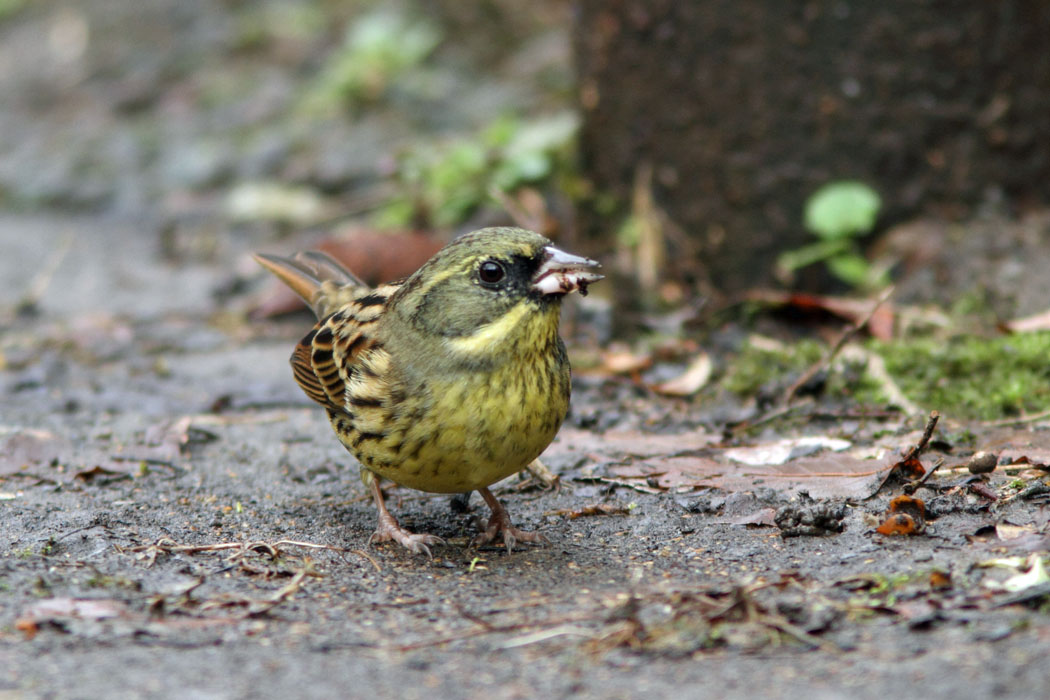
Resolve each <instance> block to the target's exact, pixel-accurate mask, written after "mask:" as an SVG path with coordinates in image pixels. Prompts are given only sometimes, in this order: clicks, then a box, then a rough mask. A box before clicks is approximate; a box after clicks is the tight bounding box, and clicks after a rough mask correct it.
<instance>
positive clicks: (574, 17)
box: [0, 0, 1050, 416]
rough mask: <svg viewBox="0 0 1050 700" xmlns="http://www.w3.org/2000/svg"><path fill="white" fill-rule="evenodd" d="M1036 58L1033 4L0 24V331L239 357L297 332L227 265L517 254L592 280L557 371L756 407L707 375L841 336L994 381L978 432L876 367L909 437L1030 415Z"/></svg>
mask: <svg viewBox="0 0 1050 700" xmlns="http://www.w3.org/2000/svg"><path fill="white" fill-rule="evenodd" d="M1046 36H1050V9H1048V8H1047V7H1046V6H1045V4H1044V3H1041V2H1038V1H1035V0H1009V1H1007V2H1001V3H994V4H991V3H985V2H977V1H974V2H962V3H944V2H935V1H933V0H924V1H922V2H903V1H902V2H889V3H881V4H879V5H878V6H874V5H872V4H868V3H855V2H846V1H844V0H843V1H838V2H832V1H828V2H820V1H814V2H807V3H799V4H783V3H771V2H766V1H762V0H748V1H744V2H733V3H730V2H722V1H720V0H708V1H705V2H695V3H676V2H670V1H661V0H653V1H651V2H630V1H627V0H620V1H616V2H599V1H597V0H577V1H575V2H570V1H569V0H541V1H537V2H530V3H527V4H525V3H517V2H511V1H510V0H479V1H477V2H469V3H464V2H454V1H451V0H448V1H441V2H416V1H412V0H401V1H399V2H364V1H359V2H353V1H342V2H336V1H334V0H259V1H255V2H250V1H246V0H244V1H241V0H224V1H213V2H205V1H203V0H136V1H134V2H132V1H130V0H79V1H78V2H62V1H60V0H0V94H2V95H3V97H2V99H0V246H3V249H4V250H5V251H6V252H7V253H8V254H6V255H2V256H0V257H2V258H4V259H5V260H3V261H0V266H2V267H0V271H2V272H3V274H4V276H5V277H6V278H7V284H6V285H5V294H7V295H8V296H9V297H10V298H9V303H8V304H7V305H6V306H7V308H8V310H7V311H5V316H6V318H5V323H7V324H12V323H14V322H15V321H14V319H15V318H16V317H17V315H18V314H20V313H24V312H26V311H27V310H30V311H37V312H39V311H41V310H43V311H44V312H47V311H48V310H49V309H50V310H52V311H55V310H62V311H63V312H69V311H75V310H85V311H86V310H94V311H101V310H106V311H108V312H110V313H115V314H118V315H119V314H126V313H131V312H132V311H133V312H134V313H140V314H146V315H147V316H149V315H151V314H153V315H155V314H160V313H166V312H175V311H181V312H184V313H188V314H191V315H192V314H198V317H199V316H200V315H201V314H203V316H204V317H207V318H210V319H211V321H210V322H211V323H212V325H213V326H215V325H218V326H221V327H222V328H224V329H226V330H229V328H230V327H238V328H242V329H243V328H244V325H245V322H247V321H248V320H249V319H254V320H257V319H260V318H264V317H272V316H278V315H280V314H283V313H286V312H289V311H292V310H294V309H295V308H296V302H295V300H294V298H291V297H290V296H288V295H287V294H286V293H284V292H281V291H278V290H277V288H276V287H268V286H266V285H265V283H264V282H263V281H262V280H263V276H262V275H261V273H260V272H259V271H258V270H257V268H256V267H255V265H254V263H253V262H252V261H251V259H250V256H249V253H250V252H251V251H253V250H260V249H261V250H267V251H271V252H290V251H292V250H297V249H302V248H315V247H316V248H322V249H324V250H328V251H329V252H331V253H333V254H334V255H336V256H337V257H341V258H342V259H343V260H345V261H346V262H347V264H348V265H349V266H350V267H351V268H352V269H354V270H355V271H357V272H358V273H359V274H360V275H361V276H363V277H365V278H366V279H368V280H369V281H373V282H377V281H381V280H386V279H392V278H396V277H399V276H403V275H405V274H408V273H410V272H412V271H413V270H414V269H415V268H416V267H418V265H419V264H420V263H421V262H422V261H424V260H425V259H426V258H428V257H429V256H430V255H431V254H432V253H433V252H434V251H435V250H436V249H437V248H438V247H440V246H441V245H442V244H443V243H445V242H447V241H448V240H449V239H450V238H451V237H453V236H455V235H457V234H458V233H461V232H464V231H467V230H472V229H475V228H479V227H481V226H486V225H502V224H508V223H516V224H518V225H522V226H526V227H528V228H533V229H535V230H538V231H541V232H543V233H544V234H546V235H548V236H550V237H552V238H555V239H557V240H559V242H561V243H562V244H563V245H564V247H566V248H568V249H571V250H578V251H580V252H584V253H586V254H589V255H592V256H596V257H598V258H600V259H601V260H602V261H603V264H604V265H605V267H606V269H607V270H609V272H610V274H611V275H612V276H613V278H614V280H615V283H614V284H607V285H598V286H596V287H595V296H594V297H592V298H591V299H589V300H586V303H584V304H583V305H581V306H580V307H579V308H578V309H576V310H574V311H573V312H572V313H571V314H570V326H569V332H570V333H574V334H576V335H577V336H578V337H579V339H580V343H579V344H578V345H579V346H580V347H581V348H583V350H580V352H579V355H580V357H579V358H578V366H579V367H580V368H581V369H583V370H587V369H592V370H594V371H598V372H605V373H611V374H613V375H619V376H627V377H632V378H633V379H634V381H636V382H637V383H638V384H639V386H641V387H643V388H644V387H652V386H660V385H662V383H663V382H664V381H666V380H667V379H668V378H673V377H675V376H679V374H680V373H681V372H682V371H684V370H685V369H688V368H690V367H693V368H696V367H698V366H700V365H703V366H706V367H709V368H710V371H707V372H706V373H704V372H699V373H698V374H697V375H696V377H697V378H698V379H702V380H703V381H702V382H700V383H698V384H696V388H695V389H694V390H693V391H700V390H701V389H705V387H707V386H708V383H709V381H711V379H712V377H714V379H715V380H719V378H720V377H721V381H723V384H721V385H720V386H721V389H718V390H712V391H716V393H721V392H724V391H730V390H729V389H727V388H726V387H727V386H731V387H735V389H733V390H732V391H730V393H733V391H738V395H744V394H746V392H749V391H751V392H753V391H755V390H757V389H759V388H761V387H762V386H764V385H767V384H768V383H769V382H773V384H772V387H773V388H772V389H770V392H771V393H777V392H778V391H780V390H781V389H783V388H784V387H785V386H788V385H790V384H791V381H792V380H791V379H790V372H789V373H788V375H787V376H786V377H779V378H770V377H750V375H749V379H748V380H747V381H744V382H738V383H734V382H733V380H732V377H733V376H734V372H735V371H736V370H735V369H734V367H738V366H739V365H735V364H734V360H735V358H738V357H739V356H741V354H743V355H745V356H746V354H747V353H748V352H752V351H753V352H759V353H762V352H767V351H768V352H774V357H775V359H776V363H774V364H777V366H780V365H784V366H789V367H794V368H795V370H792V371H795V372H797V368H798V367H799V366H801V365H804V364H805V363H806V362H807V361H809V360H811V359H812V354H813V352H814V350H812V349H810V350H809V351H807V352H808V353H809V354H805V353H803V355H804V357H805V358H808V360H800V359H791V358H793V357H795V355H797V353H798V347H797V346H796V345H795V344H794V343H795V341H797V340H798V339H799V337H800V335H801V336H802V337H804V338H806V339H807V340H812V341H813V342H815V343H816V347H818V348H819V347H827V344H828V343H833V342H834V340H835V337H836V336H835V334H836V333H838V332H839V331H841V330H842V329H843V328H849V327H851V326H857V328H855V329H854V330H855V331H858V337H860V338H868V337H869V336H872V337H871V338H869V340H870V342H871V343H872V344H871V345H869V346H868V348H867V350H868V351H871V352H875V353H877V354H881V355H883V356H885V357H887V358H889V359H891V360H892V358H899V357H912V358H916V359H915V364H916V365H918V366H919V367H920V368H921V367H928V366H929V365H930V364H931V363H934V364H938V365H939V366H942V367H943V366H945V365H946V364H951V363H945V362H942V361H941V360H944V359H945V358H941V357H939V356H937V355H936V354H931V353H937V352H948V351H949V350H947V349H945V348H946V343H945V340H946V339H955V338H965V340H963V341H960V342H961V343H962V344H964V345H965V346H966V348H967V351H966V352H967V353H968V354H967V357H970V356H972V355H974V354H976V355H978V356H980V358H981V359H980V361H982V362H991V361H993V360H995V359H997V358H1001V357H1002V356H1003V355H1004V353H1005V354H1006V355H1008V356H1009V357H1011V358H1015V357H1018V356H1020V357H1022V358H1023V360H1022V361H1021V364H1022V366H1023V367H1024V371H1025V372H1026V373H1027V374H1026V375H1025V379H1024V380H1023V381H1022V382H1021V386H1023V389H1017V390H1014V391H1013V392H1012V393H1010V394H1009V396H1006V397H999V398H997V399H996V401H995V405H994V407H991V408H988V407H975V406H973V405H971V404H970V403H967V401H970V399H966V400H962V399H959V398H958V397H953V396H949V397H947V398H944V397H940V396H939V395H938V396H937V398H936V399H935V398H933V395H932V394H931V393H930V392H931V391H932V384H931V382H932V380H930V379H929V378H928V377H923V378H914V377H913V379H914V381H909V379H907V378H906V377H904V375H908V373H909V371H910V370H914V369H915V368H914V367H896V366H891V367H890V369H891V371H892V372H900V373H901V375H902V378H901V380H900V381H901V382H903V383H904V384H906V385H908V386H906V387H905V392H904V393H905V394H907V395H910V396H911V397H912V400H913V401H915V402H916V403H915V404H914V405H917V406H923V407H925V406H929V405H930V404H931V403H938V402H940V403H943V402H944V401H948V403H949V405H953V406H960V407H962V411H963V413H964V414H968V415H982V416H991V415H1000V414H1003V413H1004V412H1006V413H1007V414H1011V413H1024V412H1026V411H1031V410H1035V409H1038V408H1040V407H1042V406H1046V405H1050V379H1047V378H1046V377H1045V376H1044V374H1045V373H1043V372H1042V371H1041V369H1040V367H1039V365H1040V364H1041V362H1042V360H1041V359H1040V358H1041V357H1044V356H1045V350H1047V349H1050V348H1047V347H1044V346H1045V345H1046V344H1047V343H1046V340H1045V333H1044V332H1043V331H1044V329H1045V328H1046V327H1047V325H1048V322H1047V320H1046V316H1045V315H1044V311H1045V310H1046V308H1047V307H1048V306H1050V278H1048V277H1047V276H1046V275H1045V274H1042V272H1043V271H1044V270H1045V269H1046V267H1047V266H1048V265H1050V246H1048V245H1047V241H1048V239H1050V215H1048V214H1047V210H1046V208H1045V207H1046V204H1047V202H1048V200H1050V58H1048V55H1047V54H1046V52H1045V50H1044V48H1043V44H1044V42H1045V37H1046ZM891 284H893V285H895V286H894V287H893V290H892V292H888V291H887V290H888V289H889V287H890V285H891ZM818 294H819V296H818ZM878 299H882V301H883V303H882V305H881V306H880V307H879V310H878V312H877V313H876V312H875V311H874V310H873V306H872V305H873V304H874V303H875V301H876V300H878ZM219 317H221V321H219V320H216V319H217V318H219ZM222 324H226V325H222ZM755 333H757V334H759V336H760V337H763V338H766V339H767V340H768V339H773V340H775V341H776V343H774V344H772V345H771V344H770V343H765V344H763V342H762V341H760V342H758V343H757V345H756V343H753V342H751V341H752V339H753V335H752V334H755ZM1021 333H1024V334H1025V339H1024V340H1018V338H1017V335H1018V334H1021ZM613 341H617V342H615V343H614V342H613ZM777 343H780V344H779V345H778V344H777ZM878 343H882V344H885V345H878ZM1004 343H1006V345H1004ZM894 344H896V345H894ZM1018 345H1021V346H1023V348H1024V349H1023V350H1017V349H1016V348H1015V346H1018ZM701 346H704V347H708V348H709V349H710V350H709V352H710V353H713V356H710V357H708V355H707V353H708V351H704V353H701V351H700V350H699V349H698V348H699V347H701ZM948 346H949V347H950V346H951V344H950V343H949V344H948ZM1007 346H1008V348H1012V349H1009V351H1008V352H1007V351H1005V350H1004V348H1006V347H1007ZM587 348H590V349H589V350H587ZM755 348H758V350H756V349H755ZM698 353H699V354H698ZM818 354H819V353H818ZM7 356H8V359H9V360H10V359H11V358H14V360H11V362H13V364H14V365H16V366H20V365H21V364H22V361H21V360H19V359H18V358H19V357H20V355H19V352H18V351H17V350H14V351H12V350H11V349H10V348H9V350H8V352H7ZM704 357H707V359H708V360H710V362H708V363H707V364H704V363H702V362H700V360H701V359H703V358H704ZM762 357H764V356H761V357H760V361H759V362H758V365H762V364H764V363H765V364H768V363H766V362H765V360H763V359H762ZM698 358H699V359H698ZM766 359H769V358H766ZM949 359H950V358H949ZM955 359H958V358H955ZM954 361H955V360H953V362H954ZM974 362H978V360H974ZM698 363H700V364H699V365H698ZM891 365H893V362H892V361H891ZM952 366H954V365H952ZM702 368H703V367H701V369H702ZM986 370H987V371H990V370H988V368H987V367H986V366H985V365H982V364H979V363H978V364H976V365H974V364H965V363H964V365H963V369H962V370H961V371H960V373H959V376H960V377H970V376H973V375H974V374H975V373H978V374H979V373H981V372H984V371H986ZM909 376H911V375H909ZM952 381H954V379H953V380H952ZM727 382H728V384H727ZM1033 382H1035V383H1034V384H1033ZM877 383H878V382H876V384H877ZM934 383H935V382H934ZM1033 387H1034V388H1033ZM856 388H857V387H853V389H850V390H849V392H848V393H849V394H850V396H853V395H855V394H857V393H858V391H854V389H856ZM693 391H690V392H688V393H686V394H679V395H692V393H693ZM1033 392H1034V396H1035V398H1032V397H1031V395H1033ZM859 393H863V392H859ZM866 396H867V398H868V399H869V400H871V401H872V402H874V403H875V404H880V405H882V404H885V403H886V401H890V403H893V402H894V401H895V399H894V398H893V396H892V392H891V395H889V396H887V395H886V393H885V392H884V391H882V392H881V393H880V391H878V390H877V391H875V393H873V394H870V395H866ZM706 398H707V399H708V400H710V398H711V396H707V397H706ZM899 403H900V402H899V401H896V404H899ZM896 404H895V405H896Z"/></svg>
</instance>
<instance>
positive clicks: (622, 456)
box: [544, 429, 890, 499]
mask: <svg viewBox="0 0 1050 700" xmlns="http://www.w3.org/2000/svg"><path fill="white" fill-rule="evenodd" d="M718 440H719V437H718V436H716V435H713V434H711V433H707V432H704V431H692V432H688V433H681V434H677V435H659V434H651V433H641V432H637V431H609V432H607V433H603V434H598V433H591V432H587V431H582V430H572V429H565V430H563V431H562V432H561V433H560V434H559V435H558V437H557V439H555V441H554V443H553V444H552V445H551V446H550V447H549V448H548V449H547V452H546V453H544V454H545V456H548V457H551V458H556V457H562V458H564V457H585V458H587V459H588V460H590V461H591V462H592V465H591V469H592V470H595V469H600V470H603V471H604V473H597V474H595V476H594V477H588V478H599V479H601V480H602V481H607V482H609V483H619V484H622V485H625V486H630V487H631V488H638V490H641V491H646V492H658V491H660V490H668V489H670V490H675V491H690V490H695V489H703V488H718V489H723V490H726V491H749V490H754V489H755V488H756V487H757V486H764V487H766V488H772V489H775V490H777V491H780V492H783V493H787V494H794V493H798V492H800V491H806V492H808V493H809V494H810V495H811V496H812V497H813V498H840V499H843V498H852V499H863V498H867V497H869V496H871V495H872V494H874V493H875V492H876V491H877V490H878V488H879V487H880V486H881V484H882V483H883V482H884V481H885V479H886V474H887V473H888V471H889V470H890V465H887V464H886V463H885V461H884V460H881V459H871V458H869V457H867V456H865V457H856V456H853V455H850V454H846V453H824V454H819V455H810V456H807V457H802V458H799V459H793V460H790V461H788V462H786V463H784V464H779V465H775V466H767V465H757V466H756V465H750V464H741V463H739V462H735V461H733V460H731V459H729V457H728V456H727V452H728V450H725V449H719V448H717V447H716V446H715V445H716V444H717V442H718ZM758 447H759V448H760V449H762V446H758Z"/></svg>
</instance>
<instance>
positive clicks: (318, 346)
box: [291, 283, 401, 411]
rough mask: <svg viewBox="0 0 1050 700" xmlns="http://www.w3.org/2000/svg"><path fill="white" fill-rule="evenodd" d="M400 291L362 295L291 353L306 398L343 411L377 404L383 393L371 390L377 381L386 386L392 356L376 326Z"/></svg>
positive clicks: (389, 288) (390, 288) (383, 288)
mask: <svg viewBox="0 0 1050 700" xmlns="http://www.w3.org/2000/svg"><path fill="white" fill-rule="evenodd" d="M400 286H401V284H400V283H393V284H384V285H380V286H379V287H376V288H375V289H372V290H368V289H367V288H366V289H363V290H360V291H359V292H358V293H356V294H355V295H354V296H353V298H352V299H351V300H350V301H348V302H346V303H345V304H343V305H342V306H341V307H340V308H339V309H338V310H337V311H335V312H333V313H331V314H329V315H328V316H326V317H324V318H323V319H321V320H320V321H318V322H317V325H315V326H314V328H313V330H311V331H310V332H309V333H308V334H307V335H306V337H304V338H303V339H302V340H301V341H299V344H298V345H296V347H295V350H294V351H293V352H292V357H291V363H292V372H293V373H294V375H295V381H296V382H297V383H298V384H299V386H300V387H302V389H303V391H304V392H306V395H307V396H309V397H310V398H311V399H313V400H314V401H316V402H317V403H319V404H321V405H323V406H325V407H326V408H329V409H336V410H341V411H352V410H353V408H352V407H353V406H375V405H378V402H379V401H380V400H381V396H380V395H381V393H382V392H376V391H370V390H369V389H370V388H371V387H374V385H375V383H376V380H379V381H386V379H385V375H386V373H387V369H388V364H389V356H388V355H387V353H386V351H385V350H384V349H383V348H382V346H381V345H380V344H379V343H378V342H377V340H376V330H377V324H378V323H379V320H380V319H381V318H382V316H383V312H384V311H385V310H386V303H387V300H388V299H389V298H390V296H391V295H392V294H393V293H394V292H395V291H397V289H398V288H399V287H400Z"/></svg>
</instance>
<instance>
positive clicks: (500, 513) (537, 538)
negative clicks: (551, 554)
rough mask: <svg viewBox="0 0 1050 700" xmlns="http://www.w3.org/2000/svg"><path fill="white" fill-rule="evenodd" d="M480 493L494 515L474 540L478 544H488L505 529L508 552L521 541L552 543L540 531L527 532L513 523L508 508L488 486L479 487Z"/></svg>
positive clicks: (504, 536)
mask: <svg viewBox="0 0 1050 700" xmlns="http://www.w3.org/2000/svg"><path fill="white" fill-rule="evenodd" d="M478 493H480V494H481V497H482V498H484V499H485V503H487V504H488V506H489V510H491V511H492V515H491V516H490V517H489V522H488V525H486V526H485V530H484V532H482V533H481V534H480V535H478V536H477V538H476V539H475V540H474V542H475V543H476V544H479V545H481V544H488V543H489V542H491V541H492V540H494V539H496V535H497V534H498V533H499V532H500V531H501V530H502V531H503V544H504V545H506V547H507V551H508V552H510V551H512V550H513V549H514V545H515V544H516V543H517V542H519V541H520V542H536V543H539V544H550V540H548V539H547V538H546V537H544V536H543V535H541V534H540V533H538V532H526V531H525V530H519V529H518V528H516V527H514V526H513V525H511V523H510V515H508V514H507V509H506V508H504V507H503V504H502V503H500V502H499V499H498V498H496V497H495V496H493V495H492V492H491V491H489V490H488V489H487V488H485V489H478Z"/></svg>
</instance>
